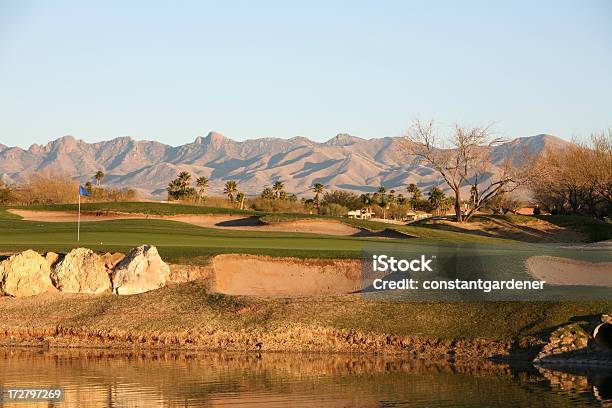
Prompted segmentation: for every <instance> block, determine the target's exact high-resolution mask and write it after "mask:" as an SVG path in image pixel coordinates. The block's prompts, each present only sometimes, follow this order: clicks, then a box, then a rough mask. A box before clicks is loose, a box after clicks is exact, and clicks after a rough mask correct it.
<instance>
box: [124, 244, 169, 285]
mask: <svg viewBox="0 0 612 408" xmlns="http://www.w3.org/2000/svg"><path fill="white" fill-rule="evenodd" d="M169 276H170V268H169V267H168V265H167V264H166V263H165V262H164V261H162V259H161V257H160V256H159V253H158V252H157V248H155V247H154V246H150V245H142V246H139V247H137V248H134V249H132V250H131V251H130V253H128V254H127V255H126V257H125V258H124V259H123V260H122V261H121V262H119V263H118V264H117V265H115V269H114V271H113V274H112V283H113V292H115V293H116V294H118V295H133V294H137V293H143V292H147V291H149V290H153V289H158V288H161V287H163V286H165V285H166V281H167V280H168V278H169Z"/></svg>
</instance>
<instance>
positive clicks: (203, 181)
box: [196, 176, 208, 200]
mask: <svg viewBox="0 0 612 408" xmlns="http://www.w3.org/2000/svg"><path fill="white" fill-rule="evenodd" d="M196 186H197V187H198V194H199V196H200V200H202V199H204V190H206V187H208V178H207V177H204V176H201V177H198V178H197V179H196Z"/></svg>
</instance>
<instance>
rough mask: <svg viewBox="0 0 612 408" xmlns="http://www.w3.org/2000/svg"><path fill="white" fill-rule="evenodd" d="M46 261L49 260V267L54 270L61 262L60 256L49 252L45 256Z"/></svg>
mask: <svg viewBox="0 0 612 408" xmlns="http://www.w3.org/2000/svg"><path fill="white" fill-rule="evenodd" d="M45 259H46V260H47V263H48V264H49V267H50V268H51V269H53V267H54V266H55V265H56V264H57V263H58V262H59V260H60V256H59V254H57V253H55V252H47V253H46V254H45Z"/></svg>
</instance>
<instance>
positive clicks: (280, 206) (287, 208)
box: [250, 197, 306, 213]
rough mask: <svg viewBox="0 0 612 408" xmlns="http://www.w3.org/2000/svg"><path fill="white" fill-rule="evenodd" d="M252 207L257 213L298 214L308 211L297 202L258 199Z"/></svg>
mask: <svg viewBox="0 0 612 408" xmlns="http://www.w3.org/2000/svg"><path fill="white" fill-rule="evenodd" d="M250 207H251V208H252V209H254V210H256V211H264V212H288V213H291V212H296V213H303V212H305V211H306V209H305V207H304V205H303V204H302V203H301V202H299V201H295V200H278V199H270V198H261V197H259V198H256V199H255V200H253V202H252V203H251V205H250Z"/></svg>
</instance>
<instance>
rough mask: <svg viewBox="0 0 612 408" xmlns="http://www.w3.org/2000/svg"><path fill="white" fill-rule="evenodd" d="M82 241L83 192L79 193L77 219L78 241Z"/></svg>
mask: <svg viewBox="0 0 612 408" xmlns="http://www.w3.org/2000/svg"><path fill="white" fill-rule="evenodd" d="M80 239H81V192H80V191H79V216H78V218H77V241H79V240H80Z"/></svg>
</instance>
